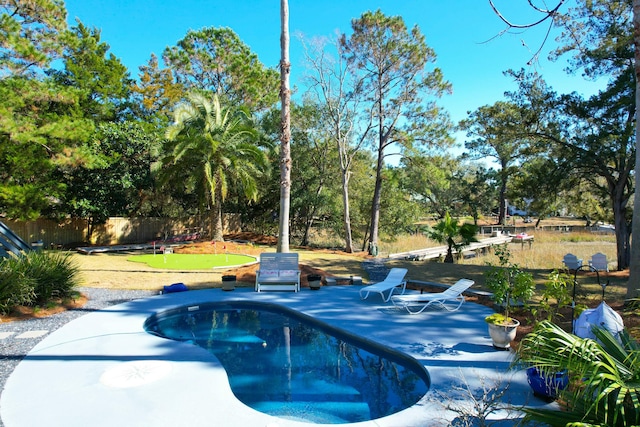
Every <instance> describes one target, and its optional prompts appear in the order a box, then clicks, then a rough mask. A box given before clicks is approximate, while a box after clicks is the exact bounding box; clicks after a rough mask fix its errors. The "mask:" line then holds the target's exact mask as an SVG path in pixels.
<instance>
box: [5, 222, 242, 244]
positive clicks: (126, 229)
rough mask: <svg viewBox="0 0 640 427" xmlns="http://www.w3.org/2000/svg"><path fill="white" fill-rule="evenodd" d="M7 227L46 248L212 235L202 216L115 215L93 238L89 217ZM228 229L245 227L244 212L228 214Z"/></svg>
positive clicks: (236, 229)
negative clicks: (173, 217)
mask: <svg viewBox="0 0 640 427" xmlns="http://www.w3.org/2000/svg"><path fill="white" fill-rule="evenodd" d="M2 222H4V223H5V225H6V226H7V227H9V228H10V229H11V230H13V232H14V233H16V234H17V235H18V236H20V237H21V238H22V239H23V240H25V241H26V242H28V243H31V242H42V244H43V246H44V247H45V248H49V247H54V246H57V245H61V246H64V247H75V246H80V245H87V244H91V245H120V244H126V243H142V242H150V241H154V240H163V239H167V238H171V237H174V236H178V235H182V234H187V233H193V232H200V233H201V234H202V235H203V236H210V235H211V233H210V232H209V229H208V227H207V225H208V224H209V223H208V221H201V220H200V219H199V218H189V219H185V220H176V219H169V218H123V217H112V218H109V219H108V220H107V222H106V223H105V224H101V225H98V226H95V227H94V230H93V233H92V236H91V241H90V242H88V241H87V230H88V221H87V220H84V219H69V220H62V221H53V220H49V219H38V220H36V221H12V220H7V219H3V220H2ZM224 226H225V233H232V232H238V231H241V226H240V216H239V215H236V214H225V217H224Z"/></svg>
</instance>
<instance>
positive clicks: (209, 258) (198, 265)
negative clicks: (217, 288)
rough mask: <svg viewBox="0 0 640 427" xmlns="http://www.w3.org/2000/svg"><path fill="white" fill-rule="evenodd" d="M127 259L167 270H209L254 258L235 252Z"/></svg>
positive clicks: (152, 255)
mask: <svg viewBox="0 0 640 427" xmlns="http://www.w3.org/2000/svg"><path fill="white" fill-rule="evenodd" d="M127 261H133V262H142V263H145V264H147V265H148V266H149V267H153V268H162V269H167V270H210V269H212V268H217V267H237V266H240V265H243V264H249V263H252V262H255V261H256V259H255V258H254V257H251V256H248V255H235V254H218V255H213V254H166V255H163V254H155V255H154V254H145V255H133V256H130V257H128V258H127Z"/></svg>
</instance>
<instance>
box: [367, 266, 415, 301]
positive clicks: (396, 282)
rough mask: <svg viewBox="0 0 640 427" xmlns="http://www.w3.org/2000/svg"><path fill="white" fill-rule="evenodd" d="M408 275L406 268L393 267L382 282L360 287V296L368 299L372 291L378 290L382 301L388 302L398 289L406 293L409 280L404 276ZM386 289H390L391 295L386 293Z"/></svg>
mask: <svg viewBox="0 0 640 427" xmlns="http://www.w3.org/2000/svg"><path fill="white" fill-rule="evenodd" d="M406 275H407V269H406V268H392V269H391V270H390V271H389V273H388V274H387V277H386V278H385V279H384V280H383V281H382V282H378V283H374V284H373V285H369V286H365V287H364V288H362V289H360V298H362V299H366V298H367V297H369V294H370V293H371V292H377V293H379V294H380V296H381V297H382V301H384V302H388V301H389V298H391V295H393V293H394V292H395V291H396V290H400V293H401V294H404V290H405V289H406V287H407V281H406V280H404V276H406ZM386 291H389V295H387V296H385V294H384V293H385V292H386Z"/></svg>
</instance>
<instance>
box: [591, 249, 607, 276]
mask: <svg viewBox="0 0 640 427" xmlns="http://www.w3.org/2000/svg"><path fill="white" fill-rule="evenodd" d="M589 266H590V267H592V268H593V269H595V270H598V271H606V272H609V261H607V256H606V255H605V254H603V253H601V252H598V253H597V254H593V255H592V256H591V259H590V260H589Z"/></svg>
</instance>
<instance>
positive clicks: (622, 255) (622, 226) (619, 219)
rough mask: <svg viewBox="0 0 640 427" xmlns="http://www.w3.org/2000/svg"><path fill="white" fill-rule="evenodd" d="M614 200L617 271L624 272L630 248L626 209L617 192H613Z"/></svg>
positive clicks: (627, 264) (627, 265) (627, 263)
mask: <svg viewBox="0 0 640 427" xmlns="http://www.w3.org/2000/svg"><path fill="white" fill-rule="evenodd" d="M612 194H614V198H613V200H612V205H613V224H614V226H615V230H616V253H617V262H618V267H617V269H618V270H619V271H620V270H624V269H626V268H627V267H629V260H630V256H631V253H630V250H629V249H630V248H629V235H630V233H629V232H628V227H627V219H626V217H627V208H626V206H625V205H626V203H625V201H624V200H621V196H620V195H619V194H618V193H617V192H615V191H614V192H613V193H612Z"/></svg>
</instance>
